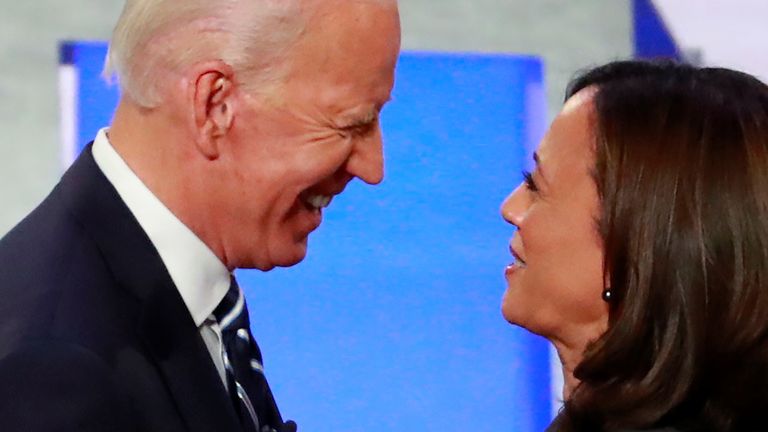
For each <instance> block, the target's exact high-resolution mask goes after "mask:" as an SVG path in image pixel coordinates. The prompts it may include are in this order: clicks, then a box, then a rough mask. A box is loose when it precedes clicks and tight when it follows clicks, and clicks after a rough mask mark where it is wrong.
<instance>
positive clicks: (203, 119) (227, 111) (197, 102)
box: [192, 68, 235, 159]
mask: <svg viewBox="0 0 768 432" xmlns="http://www.w3.org/2000/svg"><path fill="white" fill-rule="evenodd" d="M222 69H224V70H222ZM192 90H193V92H192V93H193V100H192V104H193V106H194V126H195V131H196V139H195V141H196V145H197V148H198V150H199V151H200V152H201V153H202V154H203V155H205V157H207V158H208V159H216V158H218V157H219V151H220V149H219V145H220V141H221V137H223V136H224V135H226V134H227V132H229V129H230V128H231V127H232V121H233V119H234V114H235V110H234V106H235V104H234V85H233V74H232V71H231V70H229V69H228V68H206V69H204V70H203V71H201V72H200V73H199V74H196V79H195V81H194V84H193V88H192Z"/></svg>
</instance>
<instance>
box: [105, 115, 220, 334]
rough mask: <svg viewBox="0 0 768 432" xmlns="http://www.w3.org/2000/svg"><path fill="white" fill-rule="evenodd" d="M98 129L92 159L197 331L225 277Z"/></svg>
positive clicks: (217, 263)
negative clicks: (141, 232)
mask: <svg viewBox="0 0 768 432" xmlns="http://www.w3.org/2000/svg"><path fill="white" fill-rule="evenodd" d="M107 131H108V129H106V128H105V129H102V130H100V131H99V133H98V135H97V136H96V139H95V141H94V143H93V158H94V159H95V160H96V165H98V166H99V168H100V169H101V171H102V172H104V175H105V176H106V177H107V179H108V180H109V182H110V183H112V186H114V187H115V189H116V190H117V193H118V194H119V195H120V198H122V199H123V201H124V202H125V204H126V205H127V206H128V209H130V211H131V213H133V215H134V217H136V220H138V222H139V225H141V228H142V229H143V230H144V232H146V233H147V236H149V239H150V241H151V242H152V244H153V245H154V246H155V249H157V252H158V253H159V254H160V258H161V259H162V261H163V264H165V267H166V269H168V273H169V274H170V276H171V279H172V280H173V283H174V284H175V285H176V288H177V289H178V290H179V294H181V298H182V299H183V300H184V303H185V304H186V306H187V309H189V313H190V314H191V315H192V319H193V320H194V321H195V324H196V325H197V326H198V327H200V326H201V325H202V324H203V323H204V322H205V320H206V318H208V317H209V316H210V315H211V313H213V310H214V309H215V308H216V306H218V304H219V303H220V302H221V300H222V299H223V298H224V295H226V293H227V290H228V289H229V284H230V273H229V271H228V270H227V268H226V267H225V266H224V264H223V263H222V262H221V261H220V260H219V258H218V257H217V256H216V255H215V254H214V253H213V251H211V250H210V249H209V248H208V246H206V245H205V243H203V241H202V240H200V238H198V237H197V236H196V235H195V234H194V233H193V232H192V230H190V229H189V228H188V227H187V226H186V225H184V224H183V223H182V222H181V221H180V220H179V219H178V218H177V217H176V216H175V215H174V214H173V213H172V212H171V211H170V210H169V209H168V208H167V207H166V206H165V205H164V204H163V203H162V202H161V201H160V200H159V199H158V198H157V197H156V196H155V195H154V194H153V193H152V192H151V191H150V190H149V188H147V186H146V185H144V183H143V182H142V181H141V179H139V177H138V176H137V175H136V174H135V173H134V172H133V171H132V170H131V168H130V167H129V166H128V164H127V163H126V162H125V161H124V160H123V158H122V157H121V156H120V155H119V154H118V153H117V151H116V150H115V149H114V148H113V147H112V145H111V144H110V143H109V139H108V138H107Z"/></svg>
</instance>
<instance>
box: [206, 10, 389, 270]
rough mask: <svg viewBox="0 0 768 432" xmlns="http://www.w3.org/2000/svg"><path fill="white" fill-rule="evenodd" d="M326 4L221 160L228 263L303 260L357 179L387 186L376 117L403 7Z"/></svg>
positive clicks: (238, 121) (238, 120) (243, 102)
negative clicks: (329, 212)
mask: <svg viewBox="0 0 768 432" xmlns="http://www.w3.org/2000/svg"><path fill="white" fill-rule="evenodd" d="M328 3H329V4H328V5H326V6H320V7H319V9H318V10H317V11H316V12H315V13H314V14H313V15H312V17H311V19H310V21H309V23H308V27H307V32H306V34H305V35H303V36H302V38H301V40H300V41H299V42H298V43H297V44H296V45H295V46H294V47H293V48H292V49H291V51H290V53H289V54H288V55H289V59H288V61H289V62H290V65H289V72H288V74H287V76H286V77H285V79H284V80H283V81H282V84H280V85H278V88H277V90H274V91H271V93H270V96H269V97H263V96H259V95H257V94H256V95H243V97H242V98H241V99H240V103H239V104H238V105H239V106H238V110H239V115H237V116H236V117H235V120H234V123H233V125H232V131H231V139H230V144H229V145H230V146H231V148H230V149H228V151H227V152H225V154H224V157H225V158H227V159H228V160H225V163H227V164H228V165H227V166H228V167H231V168H230V169H228V171H227V173H226V175H227V176H231V178H230V179H229V181H228V183H227V184H229V185H230V187H228V188H227V190H226V191H224V192H223V193H225V194H228V195H229V196H227V197H226V199H219V200H218V201H219V202H222V203H224V206H226V207H227V208H226V209H220V214H222V215H223V217H222V218H223V219H224V220H225V223H222V224H221V227H220V230H223V231H224V232H225V234H224V235H223V236H222V242H223V243H224V250H225V253H226V255H227V256H226V257H225V258H226V261H227V264H228V265H229V266H230V267H245V268H259V269H262V270H269V269H271V268H273V267H275V266H290V265H293V264H296V263H298V262H299V261H301V260H302V259H303V258H304V256H305V255H306V251H307V236H308V235H309V234H310V233H311V232H312V231H313V230H314V229H316V228H317V227H318V226H319V225H320V222H321V219H322V211H323V208H325V207H327V206H328V205H329V204H330V202H331V200H332V198H333V197H334V196H335V195H338V194H339V193H341V192H342V191H343V190H344V187H345V186H346V185H347V183H349V181H350V180H352V179H353V178H355V177H358V178H360V179H361V180H363V181H365V182H366V183H369V184H377V183H379V182H380V181H381V180H382V177H383V156H382V136H381V130H380V127H379V112H380V110H381V108H382V107H383V106H384V104H385V103H386V102H387V101H388V100H389V97H390V93H391V90H392V86H393V84H394V70H395V64H396V61H397V56H398V52H399V47H400V25H399V17H398V13H397V8H396V6H395V5H394V4H393V5H392V6H382V5H379V4H375V3H373V2H367V1H359V2H357V1H353V2H349V1H345V2H343V5H336V6H335V7H334V6H332V5H331V4H333V3H334V2H328ZM342 6H343V7H342ZM364 216H365V215H361V217H364Z"/></svg>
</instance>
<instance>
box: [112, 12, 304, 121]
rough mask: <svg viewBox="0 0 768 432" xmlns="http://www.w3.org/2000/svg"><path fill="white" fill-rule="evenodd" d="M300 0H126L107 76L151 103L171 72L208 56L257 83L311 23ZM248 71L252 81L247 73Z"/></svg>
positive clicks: (274, 74) (276, 69) (273, 73)
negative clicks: (307, 20) (114, 77)
mask: <svg viewBox="0 0 768 432" xmlns="http://www.w3.org/2000/svg"><path fill="white" fill-rule="evenodd" d="M302 3H306V1H302V0H126V3H125V6H124V8H123V12H122V15H121V16H120V19H119V20H118V22H117V25H116V26H115V30H114V33H113V36H112V41H111V43H110V47H109V53H108V54H107V59H106V61H105V66H104V76H105V77H106V78H108V79H110V78H112V77H113V76H115V75H116V76H117V79H118V82H119V84H120V88H121V90H122V92H123V94H124V95H126V96H128V97H129V98H130V99H132V100H133V101H134V102H136V103H138V104H139V105H142V106H144V107H147V108H152V107H155V106H157V105H158V104H159V103H160V102H161V99H162V95H161V93H160V89H162V88H163V87H162V86H163V85H164V82H165V80H166V79H167V78H168V77H169V76H170V75H171V74H173V73H178V72H182V71H184V70H185V68H186V67H188V66H190V65H193V64H195V63H196V62H200V61H205V60H221V61H223V62H224V63H226V64H228V65H229V66H231V67H232V68H233V69H234V70H235V72H236V73H237V74H238V77H240V78H241V79H242V81H241V82H240V84H241V85H243V86H245V87H249V86H250V88H249V90H253V89H255V88H254V87H257V86H259V85H266V84H267V83H268V82H269V81H270V80H274V79H276V78H279V75H280V67H281V65H284V64H285V63H286V62H285V61H282V57H283V56H284V55H285V53H286V51H288V47H289V46H290V45H291V44H292V43H293V42H295V41H296V40H297V39H298V38H299V37H300V35H301V34H302V32H303V31H304V28H305V26H306V15H307V14H306V13H305V12H304V10H303V7H302ZM244 77H247V80H246V79H245V78H244Z"/></svg>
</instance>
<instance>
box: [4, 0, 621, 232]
mask: <svg viewBox="0 0 768 432" xmlns="http://www.w3.org/2000/svg"><path fill="white" fill-rule="evenodd" d="M0 5H1V6H0V130H2V132H3V138H2V140H0V234H3V233H5V232H7V231H8V230H9V229H10V228H12V227H13V225H15V224H16V223H17V222H18V221H19V219H20V218H22V217H23V216H24V215H25V214H26V213H27V212H29V211H30V210H31V209H32V208H34V207H35V205H37V204H38V203H39V202H40V201H41V200H42V199H43V198H44V197H45V195H46V194H47V193H48V191H49V190H50V189H51V188H52V187H53V185H54V184H55V183H56V182H57V181H58V178H59V176H60V174H61V168H60V162H59V161H60V157H59V153H60V151H59V138H58V128H59V118H58V116H59V107H58V103H59V101H58V99H57V97H56V95H57V87H56V86H57V67H58V50H57V44H58V41H60V40H66V39H86V40H88V39H101V40H104V39H108V38H109V36H110V34H111V31H112V26H113V25H114V22H115V21H116V20H117V17H118V16H119V14H120V10H121V8H122V5H123V2H122V0H65V1H62V0H35V1H29V2H20V1H11V0H0ZM400 8H401V18H402V24H403V25H402V27H403V49H406V50H438V51H478V52H504V53H519V54H533V55H537V56H540V57H541V58H542V59H543V60H544V64H545V83H546V85H547V94H548V99H549V101H550V103H549V106H550V108H549V109H550V113H554V112H556V110H557V107H558V106H559V104H560V102H561V98H562V94H563V89H564V86H565V83H566V82H567V80H568V79H569V77H570V76H571V75H572V74H573V73H574V72H575V71H576V70H578V69H580V68H583V67H585V66H589V65H591V64H598V63H601V62H605V61H608V60H611V59H614V58H625V57H628V56H630V55H632V2H631V1H629V0H579V1H572V0H472V1H469V0H401V1H400Z"/></svg>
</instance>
